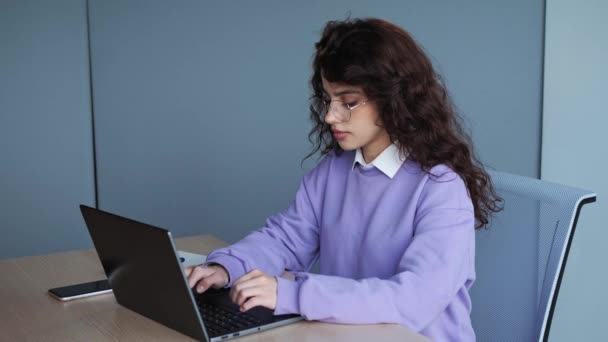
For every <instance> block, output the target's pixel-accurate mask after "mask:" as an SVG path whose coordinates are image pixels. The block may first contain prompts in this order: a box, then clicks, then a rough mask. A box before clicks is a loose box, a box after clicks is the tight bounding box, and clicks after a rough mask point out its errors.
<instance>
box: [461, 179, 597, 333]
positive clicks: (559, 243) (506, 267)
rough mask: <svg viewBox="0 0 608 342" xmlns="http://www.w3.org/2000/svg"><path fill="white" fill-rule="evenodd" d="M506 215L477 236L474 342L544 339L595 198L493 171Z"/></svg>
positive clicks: (473, 295)
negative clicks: (583, 213) (580, 223)
mask: <svg viewBox="0 0 608 342" xmlns="http://www.w3.org/2000/svg"><path fill="white" fill-rule="evenodd" d="M490 176H491V177H492V181H493V182H494V186H495V187H496V191H497V193H498V195H499V196H500V197H502V198H503V199H504V210H503V211H501V212H499V213H498V214H496V215H494V216H493V217H492V219H491V222H490V224H489V225H488V229H487V230H485V229H482V230H480V231H478V232H477V236H476V259H475V263H476V265H475V267H476V272H477V280H476V282H475V284H474V285H473V287H472V288H471V297H472V302H473V311H472V314H471V318H472V321H473V327H474V329H475V333H476V335H477V340H478V341H482V342H486V341H517V342H522V341H546V340H547V338H548V336H549V328H550V324H551V319H552V315H553V310H554V308H555V303H556V300H557V294H558V292H559V285H560V282H561V277H562V274H563V271H564V267H565V265H566V260H567V256H568V251H569V248H570V243H571V241H572V236H573V234H574V229H575V227H576V222H577V220H578V215H579V213H580V210H581V207H582V206H583V205H584V204H586V203H590V202H594V201H595V197H596V196H595V194H594V193H591V192H589V191H585V190H581V189H576V188H572V187H568V186H564V185H559V184H555V183H550V182H546V181H541V180H538V179H534V178H528V177H522V176H516V175H512V174H507V173H503V172H495V171H491V172H490Z"/></svg>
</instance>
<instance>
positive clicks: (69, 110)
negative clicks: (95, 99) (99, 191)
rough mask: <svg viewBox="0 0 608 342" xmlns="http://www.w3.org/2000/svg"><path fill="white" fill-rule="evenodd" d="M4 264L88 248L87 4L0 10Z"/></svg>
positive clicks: (4, 4)
mask: <svg viewBox="0 0 608 342" xmlns="http://www.w3.org/2000/svg"><path fill="white" fill-rule="evenodd" d="M0 51H1V52H0V165H1V167H0V234H1V235H2V238H0V258H4V257H15V256H21V255H31V254H42V253H49V252H53V251H60V250H67V249H76V248H84V247H90V246H91V243H90V239H89V237H88V233H87V232H86V228H85V226H84V224H83V221H82V218H81V217H80V212H79V210H78V204H80V203H85V204H89V205H92V204H94V201H95V198H94V197H95V195H94V183H93V152H92V138H91V135H92V133H91V111H90V102H89V79H88V77H89V75H88V61H87V58H88V57H87V56H88V55H87V37H86V16H85V2H84V1H80V0H60V1H53V2H48V1H1V2H0Z"/></svg>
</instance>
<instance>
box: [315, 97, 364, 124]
mask: <svg viewBox="0 0 608 342" xmlns="http://www.w3.org/2000/svg"><path fill="white" fill-rule="evenodd" d="M367 102H368V100H363V101H354V102H344V101H340V100H331V101H327V100H324V99H322V98H319V97H315V98H313V100H312V102H311V107H312V109H313V110H314V111H315V112H316V113H317V114H319V117H320V118H321V121H325V117H326V116H327V114H328V113H331V114H332V115H334V116H335V117H336V119H338V121H340V122H346V121H348V120H350V116H351V113H352V111H353V110H354V109H356V108H358V107H360V106H363V105H365V104H366V103H367Z"/></svg>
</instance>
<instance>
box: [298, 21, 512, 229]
mask: <svg viewBox="0 0 608 342" xmlns="http://www.w3.org/2000/svg"><path fill="white" fill-rule="evenodd" d="M315 48H316V51H315V54H314V60H313V69H314V72H313V76H312V78H311V86H312V92H313V94H312V96H311V106H310V118H311V120H312V122H313V128H312V130H311V131H310V133H309V134H308V139H309V140H310V142H311V143H312V144H313V145H314V147H313V150H312V152H310V154H308V155H307V156H306V157H305V158H304V160H305V159H307V158H309V157H310V156H312V155H314V154H315V153H316V152H317V151H319V150H321V156H323V155H325V154H327V153H329V152H330V151H332V150H335V151H336V153H337V154H338V155H339V154H341V153H342V152H343V150H342V149H341V148H340V146H339V145H338V143H337V141H336V140H335V139H334V137H333V135H332V132H331V127H330V126H329V125H328V124H326V123H325V122H324V120H323V119H322V117H321V116H320V113H317V112H316V111H315V108H319V104H320V103H319V101H322V99H323V98H324V97H323V94H324V90H323V85H322V77H323V78H325V79H326V80H328V81H329V82H336V83H345V84H349V85H353V86H360V87H361V88H363V90H364V92H365V94H366V95H367V97H368V98H369V99H371V100H373V101H374V102H375V103H376V105H377V108H378V111H379V115H380V119H381V121H382V122H381V124H382V126H383V127H384V128H385V130H386V132H387V133H388V135H389V137H390V138H391V141H398V143H399V148H400V149H401V152H402V153H404V154H405V153H406V152H407V153H409V155H408V158H409V159H411V160H414V161H416V162H417V163H418V164H420V166H421V168H422V170H423V171H424V172H427V173H428V174H431V173H430V170H431V168H432V167H434V166H436V165H438V164H445V165H447V166H449V167H450V168H451V169H452V170H454V171H455V172H456V173H458V175H459V176H460V177H462V179H463V180H464V182H465V184H466V186H467V189H468V192H469V195H470V197H471V200H472V202H473V206H474V210H475V219H476V225H475V227H476V228H481V227H484V226H486V225H487V224H488V222H489V219H490V216H491V215H492V213H494V212H498V211H500V210H501V209H502V207H501V205H500V204H501V203H502V198H500V197H498V196H497V194H496V192H495V190H494V187H493V185H492V181H491V179H490V176H489V175H488V173H487V172H486V171H485V169H484V167H483V165H482V164H481V162H480V161H479V159H478V158H477V157H476V156H475V153H474V151H473V148H472V143H471V138H470V136H469V135H468V134H467V133H466V132H465V131H464V130H463V128H462V124H461V122H462V119H461V117H460V116H459V115H458V113H457V111H456V109H455V107H454V105H453V103H452V101H451V99H450V97H449V95H448V93H447V90H446V87H445V86H444V84H443V81H442V79H441V77H440V76H439V75H438V74H437V73H436V72H435V70H434V69H433V65H432V64H431V61H430V60H429V58H428V57H427V56H426V55H425V53H424V51H423V49H422V48H421V47H420V46H419V45H418V44H417V43H416V42H415V41H414V39H412V37H411V36H410V35H409V34H408V33H407V32H406V31H405V30H403V29H402V28H400V27H399V26H397V25H394V24H392V23H389V22H386V21H384V20H380V19H375V18H369V19H346V20H344V21H330V22H328V23H327V24H326V26H325V28H324V29H323V33H322V36H321V39H320V40H319V42H317V43H316V44H315ZM315 102H316V103H315ZM432 176H437V175H432Z"/></svg>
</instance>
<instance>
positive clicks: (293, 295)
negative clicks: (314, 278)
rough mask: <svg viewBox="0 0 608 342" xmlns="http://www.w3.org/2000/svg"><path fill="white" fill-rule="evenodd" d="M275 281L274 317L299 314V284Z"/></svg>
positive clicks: (289, 281) (282, 280) (283, 280)
mask: <svg viewBox="0 0 608 342" xmlns="http://www.w3.org/2000/svg"><path fill="white" fill-rule="evenodd" d="M276 279H277V306H276V308H275V309H274V314H275V315H284V314H300V302H299V297H300V285H301V284H300V283H299V282H297V281H292V280H289V279H285V278H281V277H276Z"/></svg>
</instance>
